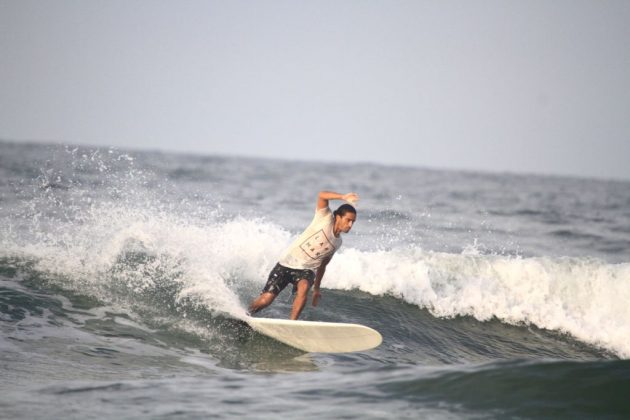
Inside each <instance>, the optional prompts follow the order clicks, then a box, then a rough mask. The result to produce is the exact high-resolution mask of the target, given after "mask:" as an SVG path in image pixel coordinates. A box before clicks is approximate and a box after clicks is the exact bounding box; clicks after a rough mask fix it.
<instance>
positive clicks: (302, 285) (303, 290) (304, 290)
mask: <svg viewBox="0 0 630 420" xmlns="http://www.w3.org/2000/svg"><path fill="white" fill-rule="evenodd" d="M310 288H311V283H310V282H309V281H308V280H304V279H303V280H300V281H299V282H298V284H297V295H298V296H299V295H306V294H308V290H309V289H310Z"/></svg>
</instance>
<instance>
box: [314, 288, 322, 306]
mask: <svg viewBox="0 0 630 420" xmlns="http://www.w3.org/2000/svg"><path fill="white" fill-rule="evenodd" d="M320 297H322V294H321V293H320V291H319V290H313V306H317V304H318V303H319V298H320Z"/></svg>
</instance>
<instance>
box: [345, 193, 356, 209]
mask: <svg viewBox="0 0 630 420" xmlns="http://www.w3.org/2000/svg"><path fill="white" fill-rule="evenodd" d="M341 199H342V200H343V201H346V202H348V203H350V204H352V205H353V206H354V205H356V203H357V201H359V194H357V193H353V192H351V193H348V194H344V195H343V197H341Z"/></svg>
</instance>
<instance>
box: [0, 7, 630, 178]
mask: <svg viewBox="0 0 630 420" xmlns="http://www.w3.org/2000/svg"><path fill="white" fill-rule="evenodd" d="M0 57H1V60H2V61H1V65H0V139H4V140H12V141H56V142H67V143H72V144H76V143H80V144H95V145H113V146H118V147H133V148H141V149H144V148H152V149H161V150H172V151H186V152H198V153H204V154H230V155H235V154H236V155H248V156H259V157H280V158H288V159H301V160H304V159H307V160H327V161H329V160H332V161H342V162H357V161H359V162H379V163H385V164H404V165H414V166H423V167H433V168H455V169H481V170H488V171H512V172H530V173H546V174H567V175H580V176H597V177H612V178H623V179H630V1H626V0H621V1H605V0H593V1H579V0H571V1H563V0H554V1H548V0H544V1H532V0H527V1H506V0H498V1H443V0H440V1H421V0H416V1H385V0H383V1H370V0H358V1H296V0H292V1H262V0H261V1H233V0H230V1H227V0H226V1H220V2H219V1H192V0H188V1H157V0H146V1H144V0H135V1H134V0H124V1H113V0H109V1H89V0H76V1H64V0H58V1H25V0H13V1H11V0H0Z"/></svg>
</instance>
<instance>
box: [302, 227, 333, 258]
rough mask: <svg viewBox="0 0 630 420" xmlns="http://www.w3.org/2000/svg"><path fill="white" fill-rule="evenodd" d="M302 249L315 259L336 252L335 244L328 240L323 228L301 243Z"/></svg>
mask: <svg viewBox="0 0 630 420" xmlns="http://www.w3.org/2000/svg"><path fill="white" fill-rule="evenodd" d="M300 248H301V249H302V251H304V252H305V253H306V255H308V256H309V257H311V258H312V259H314V260H317V259H320V258H322V257H325V256H327V255H330V254H332V253H333V252H335V247H334V245H333V244H332V243H331V242H330V241H329V240H328V237H327V236H326V234H325V233H324V231H323V230H320V231H319V232H316V233H314V234H313V235H311V236H310V237H308V238H307V239H306V240H305V241H304V242H302V244H301V245H300Z"/></svg>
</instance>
